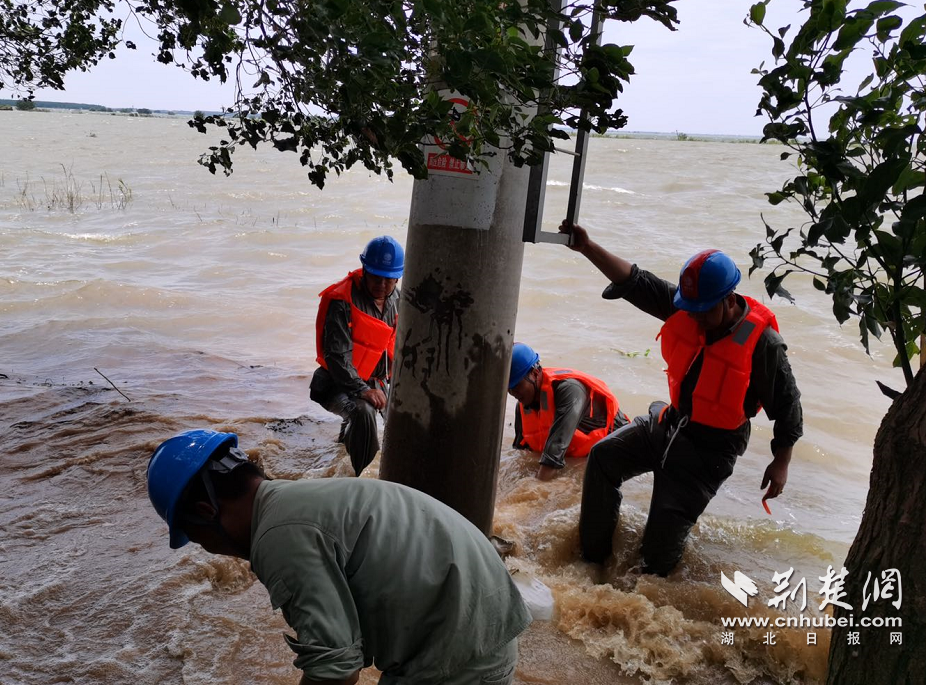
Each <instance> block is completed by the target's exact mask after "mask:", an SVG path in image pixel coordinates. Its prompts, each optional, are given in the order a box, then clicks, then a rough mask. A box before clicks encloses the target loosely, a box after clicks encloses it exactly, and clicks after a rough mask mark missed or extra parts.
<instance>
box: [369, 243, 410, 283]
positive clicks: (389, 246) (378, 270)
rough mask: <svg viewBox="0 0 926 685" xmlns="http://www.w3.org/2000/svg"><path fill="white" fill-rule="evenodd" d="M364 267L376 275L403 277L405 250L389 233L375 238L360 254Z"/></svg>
mask: <svg viewBox="0 0 926 685" xmlns="http://www.w3.org/2000/svg"><path fill="white" fill-rule="evenodd" d="M360 263H361V264H363V268H364V269H366V270H367V271H369V272H370V273H371V274H373V275H375V276H382V277H383V278H401V277H402V272H403V271H404V269H405V250H403V249H402V246H401V245H399V242H398V241H397V240H396V239H395V238H392V237H390V236H388V235H383V236H380V237H379V238H373V240H371V241H370V242H368V243H367V246H366V247H365V248H363V253H362V254H361V255H360Z"/></svg>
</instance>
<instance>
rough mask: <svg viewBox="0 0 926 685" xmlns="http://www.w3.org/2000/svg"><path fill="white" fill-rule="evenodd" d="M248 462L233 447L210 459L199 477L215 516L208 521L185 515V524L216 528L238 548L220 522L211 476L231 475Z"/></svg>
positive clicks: (243, 455)
mask: <svg viewBox="0 0 926 685" xmlns="http://www.w3.org/2000/svg"><path fill="white" fill-rule="evenodd" d="M248 461H249V459H248V455H246V454H245V453H244V452H243V451H241V450H240V449H238V448H237V447H231V448H229V449H228V451H227V452H226V453H225V454H223V455H222V456H221V457H219V458H218V459H210V460H209V461H208V462H206V465H205V466H204V467H203V468H201V469H200V470H199V477H200V478H201V479H202V481H203V487H205V489H206V495H207V496H208V497H209V504H211V505H212V508H213V509H215V516H213V517H212V518H211V519H207V518H203V517H202V516H199V515H197V514H190V513H184V515H183V522H184V523H190V524H193V525H194V526H205V527H209V528H214V529H215V530H216V531H217V532H218V533H219V534H220V535H221V536H222V537H224V538H225V539H226V540H228V541H229V542H230V543H231V544H232V546H233V547H237V545H236V544H235V543H234V541H232V539H231V537H230V536H229V535H228V533H226V532H225V529H224V528H223V527H222V523H221V521H219V498H218V497H217V496H216V494H215V487H214V486H213V484H212V477H211V476H210V472H212V471H215V472H216V473H231V472H232V471H234V470H235V469H236V468H238V467H239V466H241V465H242V464H245V463H247V462H248Z"/></svg>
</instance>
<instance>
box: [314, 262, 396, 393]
mask: <svg viewBox="0 0 926 685" xmlns="http://www.w3.org/2000/svg"><path fill="white" fill-rule="evenodd" d="M362 276H363V269H357V270H356V271H351V272H350V273H349V274H347V276H346V277H344V278H343V279H341V280H340V281H338V282H337V283H335V284H334V285H330V286H328V287H327V288H325V289H324V290H323V291H321V292H320V293H319V297H321V298H322V301H321V303H320V304H319V305H318V314H317V315H316V317H315V354H316V357H315V361H317V362H318V364H319V366H321V367H323V368H325V369H327V368H328V365H327V364H326V363H325V351H324V349H323V344H322V339H323V333H324V329H325V317H326V316H327V315H328V306H329V305H330V304H331V301H332V300H342V301H344V302H349V303H350V338H351V341H352V342H353V352H352V355H351V362H352V363H353V365H354V368H355V369H356V370H357V375H358V376H360V378H362V379H363V380H364V381H368V380H370V378H371V377H372V376H373V372H374V371H375V370H376V367H377V365H378V364H379V360H380V359H382V358H383V352H386V353H387V354H388V356H389V367H390V369H391V368H392V358H393V351H394V350H395V332H396V329H395V326H390V325H389V324H387V323H386V322H385V321H380V320H379V319H377V318H376V317H375V316H370V315H369V314H366V313H364V312H362V311H360V309H358V308H357V307H356V306H355V305H354V302H353V296H352V294H351V291H352V289H353V286H354V285H357V286H359V285H360V279H361V278H362ZM396 324H398V320H397V321H396Z"/></svg>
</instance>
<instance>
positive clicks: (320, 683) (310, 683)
mask: <svg viewBox="0 0 926 685" xmlns="http://www.w3.org/2000/svg"><path fill="white" fill-rule="evenodd" d="M359 680H360V669H357V670H356V671H354V673H353V674H352V675H350V676H348V677H347V678H345V679H344V680H309V677H308V676H307V675H305V674H303V675H302V680H300V681H299V685H356V683H357V681H359Z"/></svg>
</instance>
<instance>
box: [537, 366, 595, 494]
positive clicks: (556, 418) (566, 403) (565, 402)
mask: <svg viewBox="0 0 926 685" xmlns="http://www.w3.org/2000/svg"><path fill="white" fill-rule="evenodd" d="M553 401H554V403H555V405H556V412H555V414H554V415H553V425H551V426H550V434H549V435H547V441H546V443H545V444H544V446H543V454H541V455H540V470H539V471H538V472H537V477H538V478H540V480H550V478H552V477H553V476H554V475H555V474H556V471H558V470H559V469H561V468H563V467H564V466H565V465H566V461H565V456H566V450H567V449H568V448H569V443H570V442H572V437H573V436H574V435H575V432H576V429H577V428H578V427H579V421H581V420H582V417H583V416H585V415H586V414H587V413H588V403H589V397H588V391H587V390H586V389H585V386H584V385H582V383H580V382H579V381H577V380H574V379H569V380H565V381H561V382H559V383H557V384H555V385H554V387H553Z"/></svg>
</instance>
